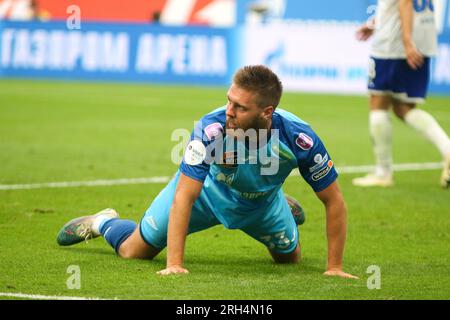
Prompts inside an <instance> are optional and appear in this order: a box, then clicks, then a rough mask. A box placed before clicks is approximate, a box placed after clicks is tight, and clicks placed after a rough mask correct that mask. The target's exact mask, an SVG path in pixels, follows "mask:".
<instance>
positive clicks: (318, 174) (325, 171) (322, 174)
mask: <svg viewBox="0 0 450 320" xmlns="http://www.w3.org/2000/svg"><path fill="white" fill-rule="evenodd" d="M331 168H333V161H331V160H329V161H328V163H327V166H326V167H325V168H323V169H320V170H319V171H317V172H315V173H313V175H312V179H313V181H319V180H320V179H322V178H323V177H325V176H326V175H327V174H328V173H329V172H330V171H331Z"/></svg>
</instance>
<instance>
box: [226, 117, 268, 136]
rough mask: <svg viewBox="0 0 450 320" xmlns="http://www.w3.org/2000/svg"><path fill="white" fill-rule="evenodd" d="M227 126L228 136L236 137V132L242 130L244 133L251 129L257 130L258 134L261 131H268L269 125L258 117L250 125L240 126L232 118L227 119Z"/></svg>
mask: <svg viewBox="0 0 450 320" xmlns="http://www.w3.org/2000/svg"><path fill="white" fill-rule="evenodd" d="M225 126H226V129H227V135H231V136H236V134H235V132H234V131H235V130H238V129H241V130H243V131H244V132H245V131H246V130H249V129H255V130H256V132H257V133H258V132H259V130H260V129H268V123H267V121H266V120H264V119H262V118H260V117H256V118H254V119H252V120H251V121H250V122H249V123H244V124H240V123H237V122H236V121H235V120H234V121H233V120H232V119H230V118H227V119H226V122H225Z"/></svg>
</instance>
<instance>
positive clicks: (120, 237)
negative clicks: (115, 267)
mask: <svg viewBox="0 0 450 320" xmlns="http://www.w3.org/2000/svg"><path fill="white" fill-rule="evenodd" d="M135 229H136V223H135V222H134V221H131V220H123V219H119V218H114V219H109V220H106V221H104V222H103V223H102V224H101V225H100V227H99V230H100V233H101V235H102V236H103V238H105V240H106V242H108V243H109V245H110V246H111V247H113V248H114V250H115V251H116V253H119V248H120V245H121V244H122V243H123V242H124V241H125V240H126V239H127V238H128V237H129V236H131V234H132V233H133V231H134V230H135Z"/></svg>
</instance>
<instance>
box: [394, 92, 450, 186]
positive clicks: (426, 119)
mask: <svg viewBox="0 0 450 320" xmlns="http://www.w3.org/2000/svg"><path fill="white" fill-rule="evenodd" d="M394 112H395V114H396V115H397V117H399V118H400V119H401V120H403V121H405V123H406V124H407V125H409V126H410V127H411V128H413V129H415V130H416V131H417V132H419V133H420V134H422V135H423V136H424V137H425V138H427V139H428V140H429V141H430V142H431V143H432V144H433V145H434V146H436V148H437V149H438V150H439V152H440V153H441V155H442V158H443V161H444V169H443V170H442V174H441V186H442V187H443V188H448V187H449V185H450V139H449V137H448V135H447V133H445V131H444V130H443V129H442V127H441V126H440V125H439V123H438V122H437V121H436V119H435V118H434V117H433V116H432V115H431V114H429V113H428V112H426V111H424V110H421V109H418V108H416V105H415V104H413V103H407V102H402V101H400V100H394Z"/></svg>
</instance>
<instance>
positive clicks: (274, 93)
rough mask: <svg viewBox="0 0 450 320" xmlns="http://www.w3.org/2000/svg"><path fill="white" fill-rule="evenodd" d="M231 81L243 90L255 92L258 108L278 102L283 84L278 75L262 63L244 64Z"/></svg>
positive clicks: (275, 105)
mask: <svg viewBox="0 0 450 320" xmlns="http://www.w3.org/2000/svg"><path fill="white" fill-rule="evenodd" d="M233 83H234V84H235V85H236V86H238V87H239V88H242V89H244V90H248V91H250V92H254V93H255V94H256V104H257V105H258V107H260V108H264V107H267V106H273V107H274V108H276V107H277V106H278V104H279V103H280V99H281V94H282V93H283V86H282V84H281V81H280V79H279V78H278V76H277V75H276V74H275V73H274V72H273V71H272V70H270V69H269V68H268V67H266V66H263V65H254V66H245V67H243V68H241V69H239V70H238V71H237V72H236V73H235V75H234V77H233Z"/></svg>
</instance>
